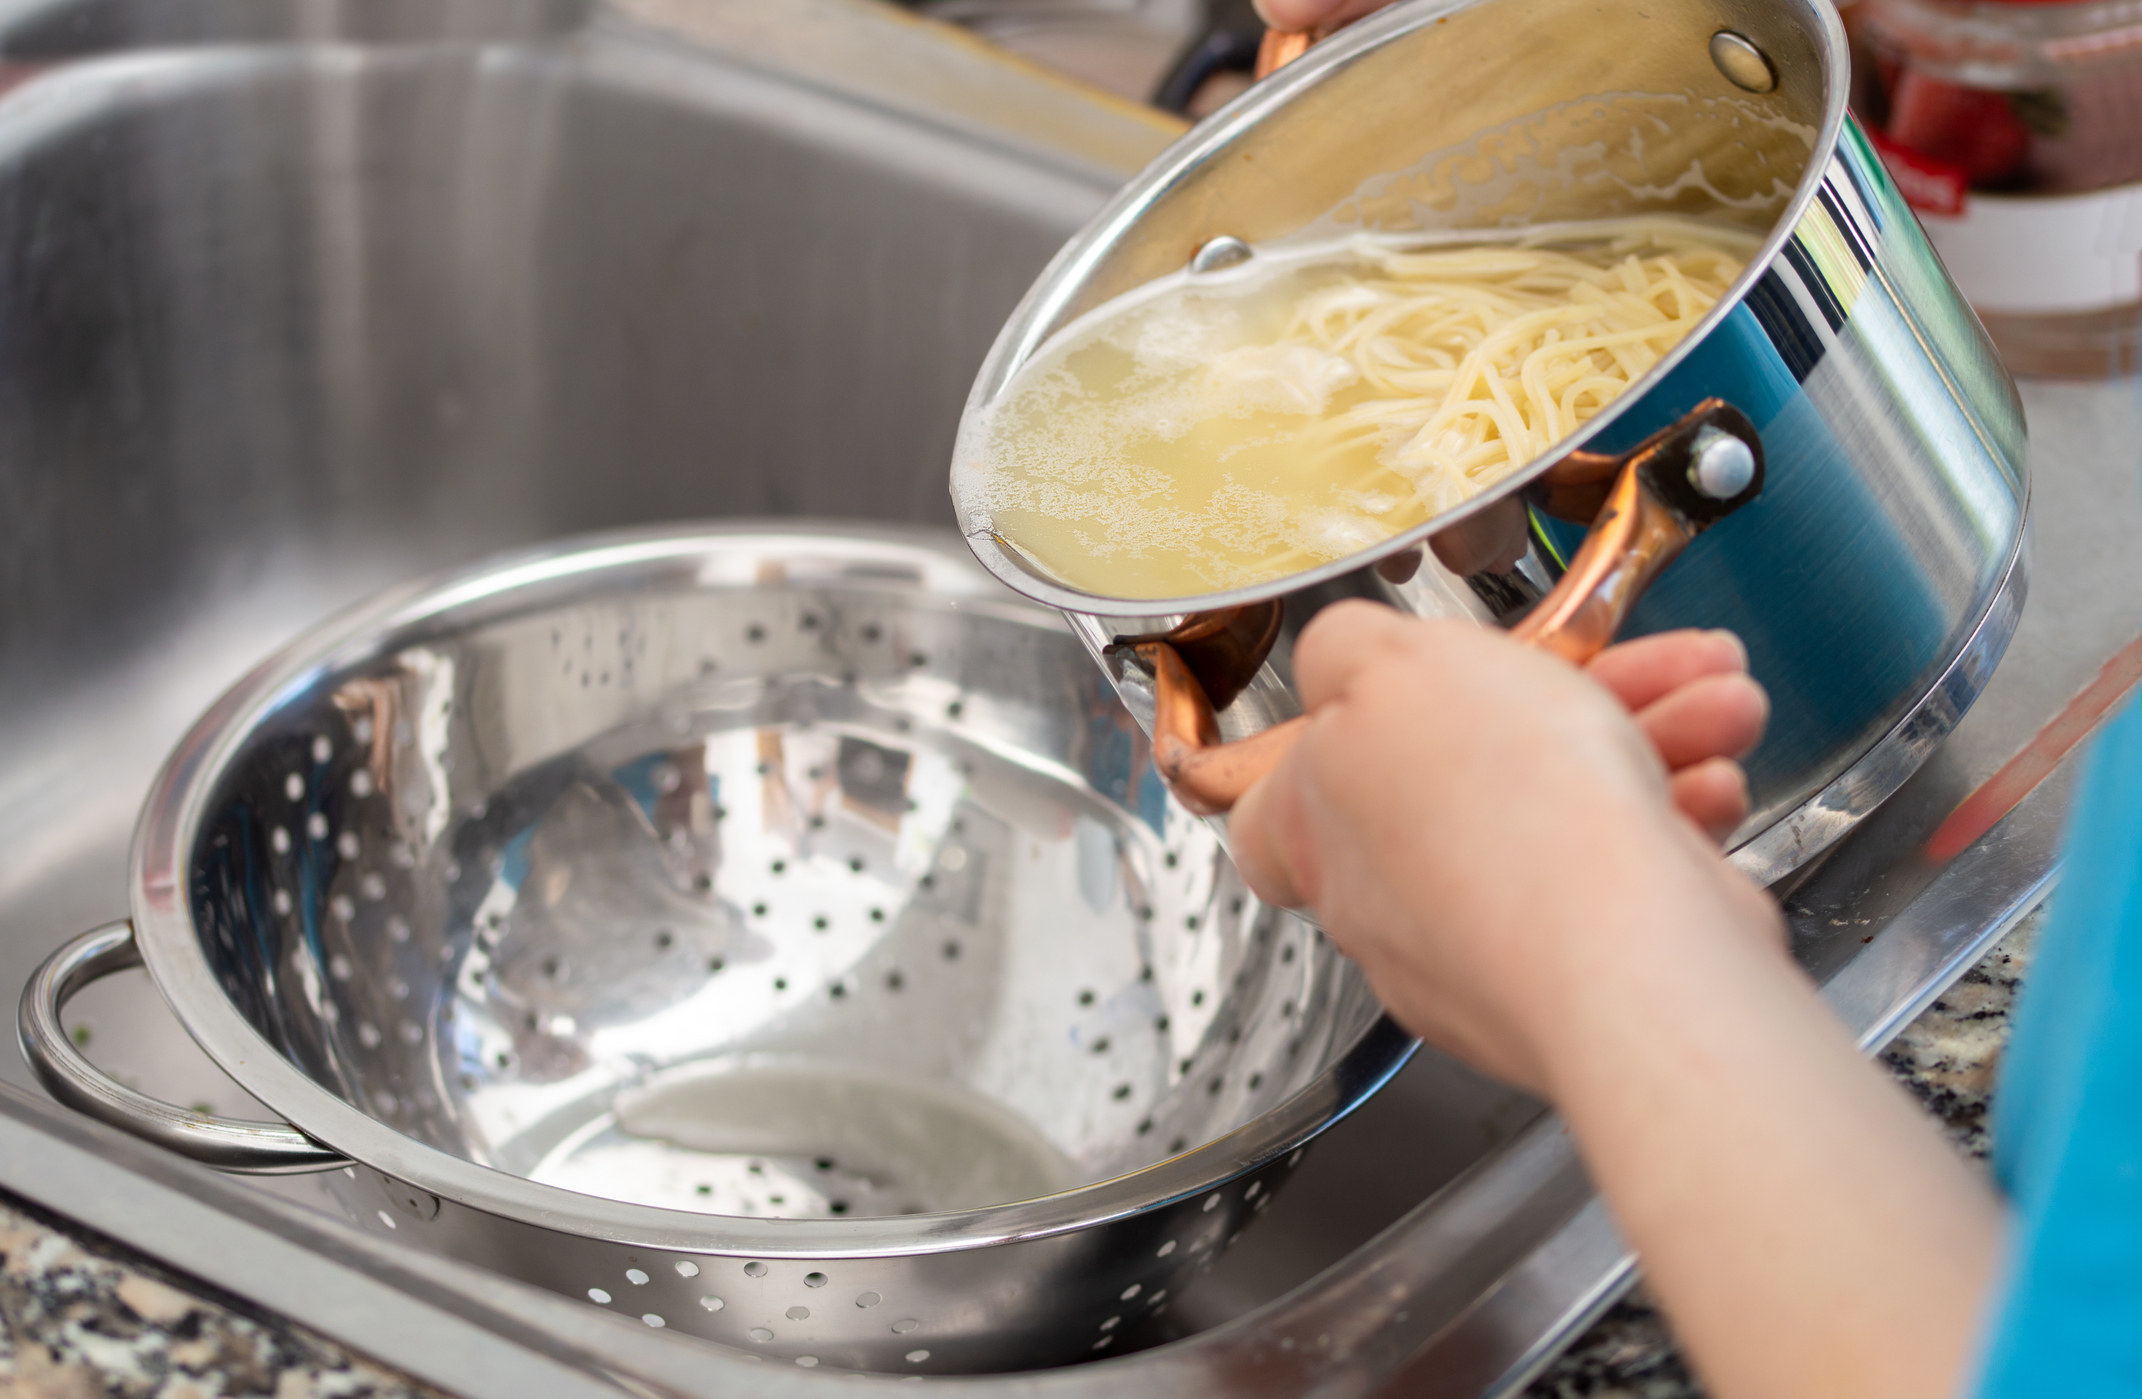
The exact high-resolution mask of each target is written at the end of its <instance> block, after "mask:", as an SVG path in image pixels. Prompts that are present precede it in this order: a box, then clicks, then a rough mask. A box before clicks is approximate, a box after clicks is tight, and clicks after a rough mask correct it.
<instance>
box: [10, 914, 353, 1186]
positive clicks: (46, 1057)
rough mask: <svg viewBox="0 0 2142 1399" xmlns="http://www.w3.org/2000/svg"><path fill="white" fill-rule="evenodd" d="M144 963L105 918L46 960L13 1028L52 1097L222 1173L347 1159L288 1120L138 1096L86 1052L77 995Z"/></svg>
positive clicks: (122, 931) (293, 1171)
mask: <svg viewBox="0 0 2142 1399" xmlns="http://www.w3.org/2000/svg"><path fill="white" fill-rule="evenodd" d="M140 965H141V948H140V946H139V945H138V944H137V943H136V942H135V941H134V925H133V923H132V922H131V921H126V920H122V921H120V922H117V923H107V924H106V925H104V926H103V927H101V928H96V929H93V930H92V931H90V932H86V933H84V934H82V935H81V936H80V937H78V938H75V939H74V940H73V941H71V942H69V943H68V944H67V945H66V946H64V947H62V948H60V950H59V951H57V952H55V953H53V954H52V955H51V956H50V957H47V958H46V959H45V962H44V965H43V966H40V967H39V968H38V969H37V974H36V975H34V976H32V977H31V978H30V981H29V984H28V985H27V986H25V987H23V988H22V1002H21V1004H20V1005H19V1006H18V1007H17V1009H16V1014H15V1032H16V1035H17V1037H18V1038H19V1040H20V1041H21V1044H22V1053H23V1057H25V1058H26V1059H28V1060H29V1061H30V1067H31V1068H32V1069H34V1070H36V1072H37V1077H38V1080H39V1081H40V1082H41V1083H43V1084H44V1085H45V1088H46V1089H47V1090H48V1091H49V1092H50V1093H51V1094H52V1096H53V1097H55V1098H57V1099H59V1100H60V1101H61V1102H62V1103H65V1104H66V1105H67V1106H68V1107H71V1108H73V1109H74V1110H75V1111H77V1112H80V1113H85V1114H87V1115H88V1116H90V1117H94V1118H96V1119H97V1120H98V1121H100V1122H104V1123H107V1124H109V1125H111V1126H113V1127H117V1128H119V1129H120V1130H121V1131H123V1132H127V1133H130V1134H132V1135H134V1136H137V1137H140V1138H141V1139H142V1140H143V1141H148V1142H154V1143H155V1144H156V1145H158V1146H161V1147H164V1148H166V1149H168V1150H171V1151H175V1152H177V1153H178V1154H179V1155H181V1156H184V1157H186V1158H187V1159H188V1160H191V1161H198V1162H200V1163H201V1164H202V1165H204V1166H213V1167H215V1168H216V1169H217V1170H220V1171H233V1172H237V1173H240V1174H245V1175H297V1174H302V1173H304V1172H307V1171H327V1170H333V1169H334V1168H335V1167H337V1166H346V1165H348V1164H349V1158H348V1157H346V1156H343V1155H341V1154H340V1153H338V1152H335V1151H333V1150H331V1149H329V1148H327V1147H324V1146H322V1145H320V1144H319V1143H318V1142H316V1141H314V1140H313V1139H312V1138H310V1137H308V1136H306V1135H305V1134H304V1133H303V1132H300V1131H299V1130H298V1129H297V1128H295V1127H292V1126H289V1125H288V1124H287V1123H282V1122H252V1121H246V1120H243V1119H239V1118H229V1117H212V1116H210V1115H209V1114H207V1113H202V1112H191V1111H188V1110H187V1109H185V1108H178V1107H173V1106H172V1105H171V1104H169V1103H166V1102H162V1101H160V1100H159V1099H156V1098H152V1097H150V1096H148V1095H147V1094H146V1093H137V1092H136V1091H134V1090H133V1089H131V1088H128V1087H127V1086H126V1085H125V1084H123V1083H120V1082H118V1081H117V1080H116V1079H114V1078H112V1077H111V1076H110V1075H109V1074H106V1073H105V1072H104V1071H103V1070H102V1069H99V1068H98V1067H97V1066H96V1065H94V1064H92V1063H90V1062H89V1060H87V1059H85V1058H84V1057H82V1053H81V1051H80V1050H78V1049H76V1048H75V1046H74V1042H73V1041H72V1040H70V1039H68V1038H67V1032H66V1030H65V1028H64V1027H63V1026H62V1025H61V1024H60V1011H61V1010H62V1009H64V1008H65V1007H66V1004H67V1002H68V1001H69V1000H70V999H72V998H73V996H74V994H75V992H77V991H79V990H81V989H82V988H83V987H84V986H87V985H88V984H89V983H90V982H92V981H95V980H97V979H98V978H100V977H106V976H110V975H111V974H112V973H113V972H120V971H125V970H127V969H129V968H131V967H138V966H140Z"/></svg>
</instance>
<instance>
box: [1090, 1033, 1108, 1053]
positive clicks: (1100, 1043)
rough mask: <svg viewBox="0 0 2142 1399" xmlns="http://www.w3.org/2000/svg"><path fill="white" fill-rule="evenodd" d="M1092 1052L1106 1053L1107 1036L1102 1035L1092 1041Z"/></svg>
mask: <svg viewBox="0 0 2142 1399" xmlns="http://www.w3.org/2000/svg"><path fill="white" fill-rule="evenodd" d="M1093 1052H1094V1053H1096V1054H1106V1053H1107V1052H1108V1036H1106V1035H1103V1036H1101V1037H1100V1038H1099V1039H1097V1040H1095V1041H1094V1042H1093Z"/></svg>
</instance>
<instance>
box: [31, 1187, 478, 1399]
mask: <svg viewBox="0 0 2142 1399" xmlns="http://www.w3.org/2000/svg"><path fill="white" fill-rule="evenodd" d="M254 1395H260V1396H272V1399H444V1396H440V1395H438V1394H437V1393H436V1392H435V1391H433V1390H430V1389H426V1388H424V1387H423V1386H421V1385H416V1384H411V1383H410V1382H409V1381H407V1380H405V1379H403V1378H401V1377H400V1376H397V1375H395V1374H393V1373H391V1372H389V1371H387V1370H385V1369H382V1368H381V1367H379V1366H377V1365H374V1364H372V1363H371V1362H369V1361H366V1360H364V1359H361V1358H359V1357H356V1356H353V1355H351V1354H350V1353H349V1352H348V1351H346V1350H344V1349H343V1348H341V1347H340V1346H337V1345H335V1344H334V1343H333V1342H331V1341H328V1340H324V1339H322V1338H321V1337H319V1336H315V1335H313V1334H312V1333H310V1332H308V1331H305V1330H303V1329H302V1328H299V1327H296V1326H292V1325H289V1324H288V1323H285V1322H282V1321H279V1320H277V1319H275V1318H272V1317H264V1316H260V1315H258V1314H257V1313H253V1312H251V1311H249V1310H248V1309H243V1308H241V1307H239V1306H237V1305H235V1304H233V1303H231V1302H228V1301H226V1300H223V1299H218V1298H215V1297H214V1296H212V1295H211V1294H210V1293H208V1292H207V1291H206V1290H204V1289H203V1288H201V1287H200V1286H199V1284H197V1283H193V1282H191V1281H189V1280H186V1279H184V1278H181V1277H177V1276H174V1275H172V1274H170V1273H167V1272H165V1271H163V1270H162V1269H159V1268H155V1267H153V1266H150V1265H148V1264H145V1263H143V1262H142V1261H140V1260H139V1259H136V1258H134V1257H132V1256H131V1255H130V1254H129V1253H127V1252H126V1251H125V1250H122V1249H119V1248H116V1247H114V1246H112V1245H110V1244H108V1243H106V1242H105V1241H103V1240H100V1239H95V1238H91V1237H86V1236H83V1235H81V1234H79V1233H77V1232H76V1231H75V1230H73V1229H72V1228H71V1227H68V1226H66V1225H65V1224H64V1223H63V1222H60V1221H55V1220H51V1219H49V1218H45V1217H42V1216H40V1215H38V1214H36V1213H33V1212H31V1211H30V1210H28V1209H26V1208H24V1207H23V1206H22V1205H20V1204H19V1203H17V1202H15V1201H13V1200H11V1199H8V1198H6V1197H4V1196H0V1399H31V1396H35V1399H212V1397H213V1399H226V1397H227V1399H238V1397H239V1396H254Z"/></svg>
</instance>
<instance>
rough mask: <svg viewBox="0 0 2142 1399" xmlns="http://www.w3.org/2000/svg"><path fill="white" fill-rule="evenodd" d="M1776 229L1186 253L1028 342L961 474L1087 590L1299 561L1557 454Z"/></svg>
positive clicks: (970, 494)
mask: <svg viewBox="0 0 2142 1399" xmlns="http://www.w3.org/2000/svg"><path fill="white" fill-rule="evenodd" d="M1755 247H1756V239H1755V238H1754V237H1753V236H1752V235H1750V234H1747V233H1745V232H1742V231H1740V230H1738V229H1734V228H1729V227H1721V226H1717V225H1713V224H1707V223H1701V222H1697V221H1693V220H1687V219H1673V218H1643V219H1617V220H1612V221H1603V222H1599V223H1592V224H1584V225H1562V226H1559V227H1556V228H1552V229H1542V230H1535V231H1532V232H1529V233H1526V234H1522V235H1512V236H1509V237H1507V238H1503V239H1499V240H1496V241H1492V242H1484V241H1478V240H1477V239H1476V240H1475V241H1472V242H1469V243H1464V244H1456V243H1448V242H1444V243H1435V244H1421V243H1415V244H1412V245H1405V244H1398V243H1392V242H1378V241H1369V240H1365V239H1363V240H1354V241H1349V242H1345V243H1340V244H1334V245H1331V246H1328V247H1323V248H1317V249H1310V250H1301V251H1290V252H1287V253H1284V254H1274V253H1264V254H1260V255H1259V256H1257V257H1255V258H1253V259H1251V261H1250V262H1249V263H1248V264H1247V265H1245V266H1243V267H1241V268H1237V269H1233V270H1230V271H1228V272H1226V273H1221V274H1209V273H1208V274H1194V273H1187V272H1186V273H1183V274H1179V275H1177V276H1174V277H1170V278H1166V279H1164V280H1162V281H1161V282H1158V283H1155V284H1153V285H1151V286H1148V287H1144V288H1141V289H1140V290H1138V291H1136V292H1134V293H1132V294H1130V295H1129V296H1126V297H1123V298H1120V299H1118V300H1117V301H1114V302H1112V303H1110V304H1108V305H1106V306H1103V307H1101V308H1099V309H1098V310H1096V311H1094V312H1093V313H1091V314H1089V315H1087V316H1085V317H1083V318H1081V319H1080V320H1079V321H1078V322H1077V323H1075V324H1074V325H1072V326H1070V327H1069V328H1068V329H1066V330H1065V331H1064V332H1063V333H1062V334H1060V335H1058V336H1057V337H1056V338H1055V339H1054V340H1052V341H1051V342H1050V343H1049V344H1048V345H1046V346H1044V347H1043V348H1042V350H1041V351H1040V352H1039V353H1038V354H1036V355H1035V356H1034V357H1033V359H1032V360H1030V361H1029V362H1028V363H1027V364H1026V365H1025V366H1023V367H1022V368H1021V369H1020V371H1019V372H1018V374H1017V375H1016V376H1015V378H1014V379H1013V381H1012V382H1011V383H1010V384H1009V385H1008V386H1007V387H1006V388H1005V390H1004V391H1003V393H1001V394H1000V395H999V396H998V397H997V398H996V400H995V401H994V402H993V403H992V404H991V405H990V407H989V408H988V409H986V410H985V411H984V412H982V413H980V414H977V415H975V416H974V417H972V418H971V419H970V421H969V422H968V423H967V425H966V426H965V428H964V429H963V431H962V432H961V435H960V441H959V446H958V449H957V451H956V453H955V457H954V463H953V471H952V480H953V493H954V496H955V498H956V499H957V500H958V502H959V504H960V506H961V509H962V512H963V514H964V515H965V517H966V519H967V521H968V522H969V527H970V528H987V529H990V530H993V531H994V532H996V533H997V534H998V535H999V536H1001V537H1003V538H1004V539H1006V540H1007V541H1009V542H1010V543H1012V544H1013V545H1014V546H1016V547H1017V548H1018V549H1020V550H1021V551H1022V552H1023V553H1024V554H1025V555H1026V556H1027V557H1028V558H1029V559H1031V560H1032V561H1033V562H1035V563H1036V564H1038V565H1039V566H1040V567H1041V568H1042V569H1043V570H1045V571H1046V572H1048V573H1051V574H1053V575H1055V576H1056V577H1057V578H1058V579H1060V580H1061V581H1063V582H1065V583H1068V584H1070V585H1071V586H1073V587H1077V588H1081V589H1084V590H1085V591H1088V592H1092V593H1098V594H1101V595H1104V596H1114V597H1136V598H1167V597H1188V596H1193V595H1196V594H1199V593H1206V592H1213V591H1217V590H1220V589H1225V588H1233V587H1240V586H1245V585H1248V584H1253V583H1258V582H1263V581H1266V580H1269V579H1273V578H1280V577H1284V576H1286V575H1288V574H1291V573H1296V572H1299V571H1301V570H1303V569H1305V568H1310V567H1313V566H1315V565H1317V564H1321V563H1324V562H1327V561H1329V560H1333V559H1338V558H1344V557H1346V556H1347V555H1350V554H1354V553H1357V552H1359V551H1360V550H1363V549H1366V548H1368V547H1370V546H1372V545H1374V544H1376V543H1378V542H1380V541H1382V540H1385V539H1388V538H1390V537H1391V536H1392V535H1394V534H1397V533H1399V532H1401V531H1403V530H1406V529H1409V528H1411V527H1412V526H1414V525H1417V524H1420V523H1422V522H1423V521H1426V520H1429V519H1431V518H1433V517H1434V516H1436V515H1438V514H1441V513H1442V512H1443V511H1445V510H1448V509H1450V508H1451V507H1452V506H1454V505H1457V504H1459V503H1460V502H1462V501H1465V500H1467V499H1469V498H1470V497H1472V496H1474V495H1476V494H1478V493H1479V492H1481V491H1483V490H1485V489H1487V488H1488V487H1490V486H1492V485H1494V484H1495V483H1496V482H1497V481H1500V480H1502V479H1503V478H1504V477H1506V476H1508V475H1509V474H1510V473H1511V472H1513V471H1515V470H1517V469H1518V468H1520V467H1522V466H1524V465H1525V464H1526V463H1527V462H1530V461H1532V460H1533V459H1534V458H1536V457H1538V456H1539V455H1540V454H1541V453H1542V452H1544V451H1546V450H1547V449H1548V448H1549V447H1551V446H1552V445H1553V444H1554V443H1555V442H1556V441H1558V440H1559V439H1561V438H1563V437H1565V436H1567V435H1568V434H1569V433H1570V432H1572V431H1574V430H1575V429H1576V428H1577V427H1578V426H1579V425H1580V424H1582V423H1584V422H1585V421H1586V420H1587V419H1589V418H1591V417H1593V416H1594V415H1596V414H1597V413H1598V412H1599V411H1600V410H1601V409H1602V408H1604V407H1606V405H1607V404H1609V403H1611V402H1612V401H1613V400H1614V399H1615V397H1616V396H1618V395H1619V394H1620V393H1621V392H1622V391H1623V390H1624V389H1626V388H1627V387H1628V386H1629V385H1630V384H1631V383H1632V382H1634V381H1635V380H1636V379H1637V378H1638V377H1639V376H1641V375H1642V374H1643V373H1644V372H1645V371H1646V370H1648V369H1650V368H1651V366H1653V365H1654V364H1656V363H1657V362H1658V361H1659V360H1660V358H1661V357H1663V356H1664V355H1665V354H1666V353H1667V352H1668V351H1669V350H1671V349H1672V348H1673V346H1674V345H1675V344H1676V343H1678V342H1679V341H1680V340H1681V338H1682V337H1683V336H1685V335H1687V334H1688V332H1689V331H1690V330H1691V329H1693V328H1694V327H1695V325H1696V323H1697V322H1698V321H1699V320H1701V319H1702V317H1703V315H1704V314H1705V313H1706V312H1707V311H1709V310H1710V309H1711V307H1712V306H1713V305H1715V304H1716V303H1717V301H1718V299H1719V298H1720V297H1721V296H1723V295H1724V294H1725V292H1726V290H1727V288H1728V287H1729V286H1730V285H1731V284H1732V282H1733V280H1734V278H1735V277H1737V276H1738V275H1739V274H1740V271H1741V269H1742V268H1743V267H1744V266H1745V265H1746V262H1747V259H1748V258H1749V257H1750V256H1751V255H1752V254H1753V252H1754V250H1755Z"/></svg>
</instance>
